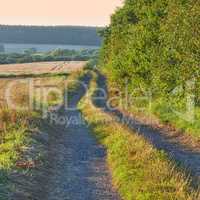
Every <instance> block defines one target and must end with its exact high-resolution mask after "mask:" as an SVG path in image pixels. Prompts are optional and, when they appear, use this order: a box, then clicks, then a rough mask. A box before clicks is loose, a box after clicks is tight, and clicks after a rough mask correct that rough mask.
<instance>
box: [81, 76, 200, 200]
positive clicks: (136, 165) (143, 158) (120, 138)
mask: <svg viewBox="0 0 200 200" xmlns="http://www.w3.org/2000/svg"><path fill="white" fill-rule="evenodd" d="M96 87H97V86H96V82H95V80H94V79H93V81H92V83H91V85H90V89H89V91H88V94H87V95H86V96H85V97H84V98H83V99H82V101H81V102H80V104H79V107H80V109H81V111H82V113H83V115H84V117H85V118H86V121H87V122H88V123H89V125H90V127H91V129H92V131H93V133H94V136H95V137H96V138H97V140H98V141H99V142H100V143H101V144H103V145H104V146H105V148H106V150H107V163H108V166H109V168H110V170H111V174H112V180H113V184H114V186H115V187H116V188H117V189H118V191H119V193H120V195H121V198H122V199H124V200H134V199H135V200H150V199H160V200H166V199H171V200H175V199H178V200H196V199H199V197H200V196H199V193H198V192H196V191H194V190H193V189H191V185H190V180H189V178H188V177H187V176H186V175H185V173H184V171H182V170H181V169H178V168H177V167H176V166H175V163H174V162H173V161H172V160H170V159H169V158H168V157H167V155H166V154H165V153H164V152H162V151H158V150H156V149H155V148H154V147H153V146H152V145H151V144H150V143H149V142H148V141H146V140H145V139H144V138H143V137H142V136H139V134H137V132H132V131H130V130H129V129H128V128H126V127H124V126H123V125H121V124H120V123H118V122H117V121H116V120H115V119H113V118H112V117H111V116H110V115H109V114H106V113H105V112H103V111H102V110H101V109H100V108H97V107H95V106H94V104H93V103H92V102H93V100H92V98H93V94H94V92H95V89H96Z"/></svg>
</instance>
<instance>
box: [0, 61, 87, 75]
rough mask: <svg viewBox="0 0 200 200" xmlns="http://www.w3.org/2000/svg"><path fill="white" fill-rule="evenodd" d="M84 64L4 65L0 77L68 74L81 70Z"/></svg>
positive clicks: (42, 63) (0, 68) (0, 67)
mask: <svg viewBox="0 0 200 200" xmlns="http://www.w3.org/2000/svg"><path fill="white" fill-rule="evenodd" d="M85 64H86V62H85V61H69V62H63V61H60V62H35V63H24V64H6V65H0V75H10V74H12V75H24V74H25V75H26V74H44V73H69V72H72V71H76V70H80V69H82V68H83V67H84V65H85Z"/></svg>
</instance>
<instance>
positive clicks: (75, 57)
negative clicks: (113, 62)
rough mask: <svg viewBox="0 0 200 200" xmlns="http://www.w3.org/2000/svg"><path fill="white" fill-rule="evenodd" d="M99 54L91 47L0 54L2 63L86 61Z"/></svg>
mask: <svg viewBox="0 0 200 200" xmlns="http://www.w3.org/2000/svg"><path fill="white" fill-rule="evenodd" d="M97 56H98V50H89V49H83V50H80V51H75V50H67V49H66V50H62V49H56V50H54V51H50V52H47V53H37V52H35V49H27V50H26V51H25V52H24V53H23V54H21V53H8V54H6V53H2V54H0V64H11V63H30V62H42V61H71V60H72V61H86V60H89V59H95V58H97Z"/></svg>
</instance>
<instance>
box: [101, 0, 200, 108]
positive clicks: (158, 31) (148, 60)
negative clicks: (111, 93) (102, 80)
mask: <svg viewBox="0 0 200 200" xmlns="http://www.w3.org/2000/svg"><path fill="white" fill-rule="evenodd" d="M199 19H200V1H195V0H189V1H185V0H179V1H176V0H150V1H147V0H125V3H124V6H123V7H122V8H120V9H118V10H117V11H116V12H115V14H113V15H112V17H111V24H110V26H109V27H107V28H106V29H105V31H104V32H103V33H102V35H103V36H104V43H103V47H102V49H101V53H100V58H101V59H100V65H101V66H103V70H104V72H105V73H106V74H107V75H108V76H107V77H108V80H109V82H110V83H114V84H115V85H117V86H118V87H119V88H120V89H122V88H124V85H125V84H126V83H128V89H129V90H128V91H129V93H131V94H133V95H134V96H135V97H141V96H144V94H145V93H147V92H151V94H152V97H153V100H154V101H156V100H157V99H160V98H162V99H164V101H166V102H169V101H170V102H171V103H173V104H177V107H178V106H179V105H178V104H180V102H184V99H186V98H187V97H186V96H187V95H186V93H188V88H187V82H188V81H193V82H194V88H192V89H191V91H190V93H192V95H194V96H195V105H196V106H199V105H200V66H199V63H200V51H199V46H200V32H199V31H200V21H199ZM180 87H182V91H181V92H179V93H178V94H177V95H173V93H174V92H175V91H176V90H177V89H178V88H180ZM121 91H123V90H121Z"/></svg>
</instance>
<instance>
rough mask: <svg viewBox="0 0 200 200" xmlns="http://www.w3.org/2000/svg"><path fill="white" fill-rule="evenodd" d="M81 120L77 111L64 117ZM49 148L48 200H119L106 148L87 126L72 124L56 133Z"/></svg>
mask: <svg viewBox="0 0 200 200" xmlns="http://www.w3.org/2000/svg"><path fill="white" fill-rule="evenodd" d="M63 115H64V116H68V117H70V118H71V119H72V118H73V119H78V118H80V112H79V111H78V110H76V111H72V112H67V113H63ZM56 134H57V135H58V137H57V139H56V140H55V141H54V143H52V146H51V147H50V149H51V153H50V156H49V157H50V158H51V162H50V164H51V168H49V172H48V173H49V177H48V179H47V183H46V186H45V188H46V189H45V191H46V195H45V196H44V198H43V199H46V200H101V199H104V200H117V199H119V197H118V194H117V193H116V191H114V189H113V188H112V184H111V177H110V174H109V171H108V169H107V166H106V161H105V156H106V152H105V150H104V148H103V147H102V146H100V145H98V144H97V142H96V140H95V139H94V138H93V137H92V135H91V133H90V131H89V129H88V128H87V126H86V125H85V124H79V125H77V124H73V123H71V124H70V125H69V126H68V127H67V128H62V129H60V130H58V129H57V131H56Z"/></svg>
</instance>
